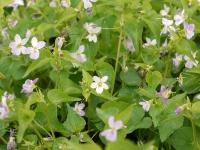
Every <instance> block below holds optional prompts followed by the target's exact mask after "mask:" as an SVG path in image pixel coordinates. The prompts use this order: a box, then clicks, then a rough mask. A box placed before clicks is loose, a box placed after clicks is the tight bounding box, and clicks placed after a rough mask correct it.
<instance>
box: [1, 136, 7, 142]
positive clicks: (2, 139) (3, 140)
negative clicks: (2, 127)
mask: <svg viewBox="0 0 200 150" xmlns="http://www.w3.org/2000/svg"><path fill="white" fill-rule="evenodd" d="M0 139H1V141H2V142H3V143H4V144H7V141H6V140H5V139H4V138H3V137H2V136H0Z"/></svg>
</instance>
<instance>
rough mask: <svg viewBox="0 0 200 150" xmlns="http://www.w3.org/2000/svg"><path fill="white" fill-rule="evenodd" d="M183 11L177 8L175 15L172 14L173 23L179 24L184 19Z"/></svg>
mask: <svg viewBox="0 0 200 150" xmlns="http://www.w3.org/2000/svg"><path fill="white" fill-rule="evenodd" d="M184 13H185V11H184V10H182V11H181V10H178V11H177V13H176V15H175V16H174V20H175V25H177V26H179V25H180V24H181V23H183V22H184V21H185V14H184Z"/></svg>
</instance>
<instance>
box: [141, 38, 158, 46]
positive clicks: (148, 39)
mask: <svg viewBox="0 0 200 150" xmlns="http://www.w3.org/2000/svg"><path fill="white" fill-rule="evenodd" d="M156 44H157V41H156V39H153V40H151V39H150V38H146V43H144V44H143V48H145V47H148V46H156Z"/></svg>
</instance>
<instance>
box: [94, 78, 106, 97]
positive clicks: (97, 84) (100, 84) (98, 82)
mask: <svg viewBox="0 0 200 150" xmlns="http://www.w3.org/2000/svg"><path fill="white" fill-rule="evenodd" d="M107 80H108V76H103V77H102V78H100V77H97V76H93V81H94V82H92V84H91V85H90V87H91V88H92V89H96V92H97V93H98V94H101V93H102V92H103V90H104V89H105V90H107V89H109V87H108V85H107V84H106V83H105V82H106V81H107Z"/></svg>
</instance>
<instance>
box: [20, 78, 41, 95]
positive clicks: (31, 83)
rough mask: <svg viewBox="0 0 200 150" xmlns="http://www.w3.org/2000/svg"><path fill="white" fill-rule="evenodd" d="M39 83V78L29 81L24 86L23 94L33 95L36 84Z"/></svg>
mask: <svg viewBox="0 0 200 150" xmlns="http://www.w3.org/2000/svg"><path fill="white" fill-rule="evenodd" d="M37 81H38V78H36V79H34V80H30V79H27V80H26V81H25V83H24V84H23V85H22V90H21V93H24V94H26V95H28V94H31V93H32V92H33V90H34V89H35V87H36V85H35V84H36V82H37Z"/></svg>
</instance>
